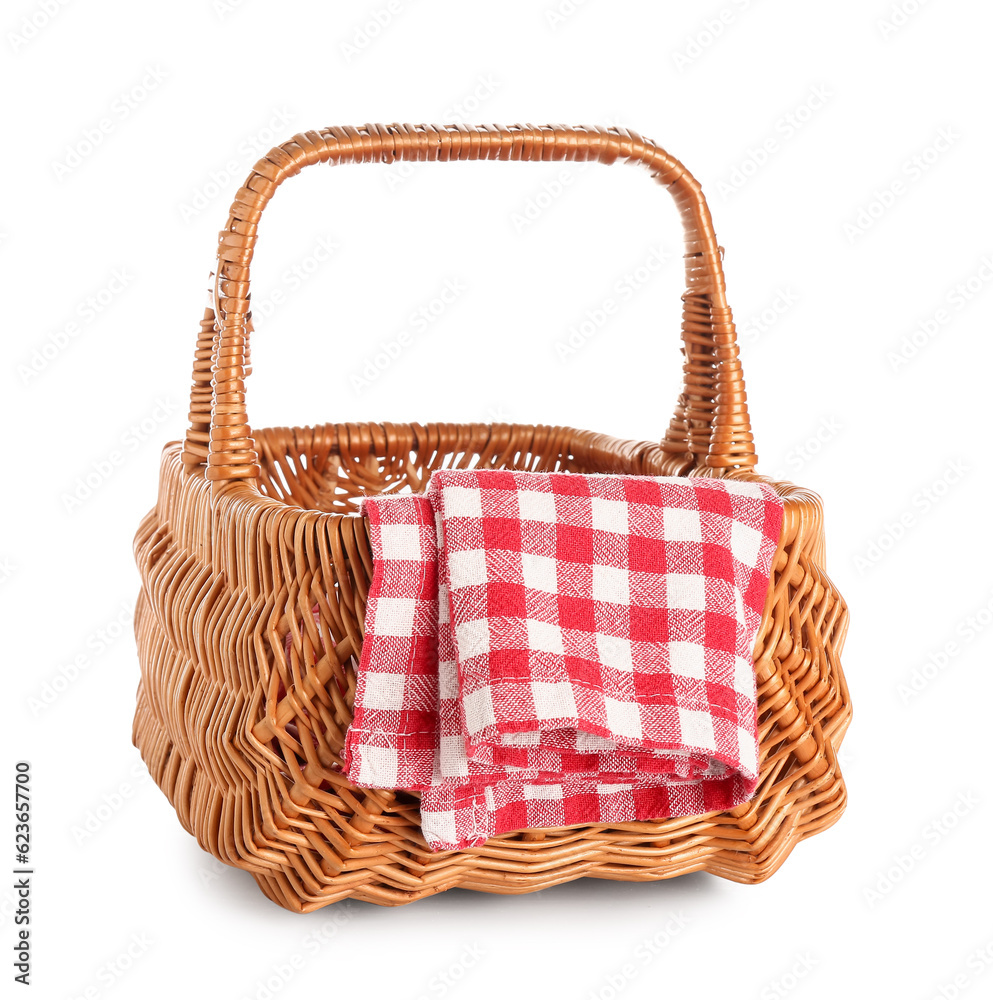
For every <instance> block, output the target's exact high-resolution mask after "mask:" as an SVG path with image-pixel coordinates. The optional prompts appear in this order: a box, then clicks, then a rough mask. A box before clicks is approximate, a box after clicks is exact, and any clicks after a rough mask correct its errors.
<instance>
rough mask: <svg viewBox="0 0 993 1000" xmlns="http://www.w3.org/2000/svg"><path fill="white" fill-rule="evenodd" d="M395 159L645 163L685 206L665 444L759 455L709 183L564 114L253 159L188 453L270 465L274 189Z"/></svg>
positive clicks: (307, 147) (335, 141)
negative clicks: (265, 408)
mask: <svg viewBox="0 0 993 1000" xmlns="http://www.w3.org/2000/svg"><path fill="white" fill-rule="evenodd" d="M394 160H546V161H547V160H577V161H585V160H598V161H599V162H601V163H613V162H614V161H616V160H623V161H630V162H636V163H641V164H642V165H644V166H645V167H647V168H648V169H649V170H650V171H651V174H652V176H653V177H654V178H655V179H656V180H657V181H658V182H659V183H660V184H664V185H665V186H666V187H668V189H669V192H670V194H672V196H673V198H674V199H675V202H676V205H677V206H678V207H679V210H680V214H681V216H682V220H683V228H684V235H685V245H686V253H685V255H684V256H685V260H686V289H687V290H686V292H685V293H684V294H683V296H682V299H683V320H682V338H683V353H684V356H685V363H684V365H683V391H682V393H681V395H680V397H679V400H678V401H677V404H676V412H675V415H674V416H673V418H672V421H671V423H670V425H669V429H668V431H667V432H666V436H665V440H664V441H663V442H662V448H663V449H664V450H665V451H666V452H668V453H669V454H671V455H673V456H682V457H684V458H685V470H686V471H689V470H691V469H704V468H708V469H713V470H715V472H717V474H720V472H719V471H718V470H727V469H732V468H736V467H738V468H746V467H750V466H753V465H754V464H755V451H754V448H753V445H752V434H751V429H750V425H749V420H748V406H747V403H746V398H745V386H744V382H743V380H742V376H741V365H740V363H739V361H738V348H737V344H736V342H735V333H734V323H733V322H732V319H731V310H730V309H729V308H728V305H727V301H726V299H725V294H724V272H723V269H722V267H721V248H720V247H719V246H718V245H717V240H716V238H715V236H714V229H713V223H712V221H711V218H710V211H709V209H708V208H707V203H706V201H705V200H704V197H703V194H702V192H701V190H700V185H699V184H698V183H697V181H696V180H695V179H694V178H693V176H692V175H691V174H690V173H689V172H688V171H687V170H686V168H685V167H684V166H683V165H682V164H681V163H680V162H679V161H678V160H676V159H674V158H673V157H671V156H670V155H669V154H668V153H666V152H665V151H664V150H662V149H660V148H659V147H658V146H656V145H655V144H654V143H652V142H650V141H649V140H647V139H643V138H642V137H641V136H639V135H637V134H636V133H634V132H629V131H628V130H627V129H618V128H609V129H608V128H600V127H598V126H589V125H584V126H575V127H567V126H563V125H546V126H533V125H511V126H509V127H505V126H499V125H479V126H475V127H467V126H465V125H398V124H394V125H364V126H362V127H361V128H353V127H349V126H346V127H332V128H327V129H323V130H322V131H320V132H307V133H304V134H302V135H296V136H294V137H293V138H292V139H291V140H289V141H288V142H285V143H283V144H282V145H281V146H277V147H275V148H274V149H273V150H271V151H270V152H269V154H268V155H267V156H266V157H265V158H264V159H261V160H259V162H258V163H256V164H255V167H254V168H253V170H252V173H251V174H250V175H249V177H248V179H247V180H246V181H245V184H244V186H243V187H242V188H240V189H239V191H238V193H237V194H236V196H235V199H234V203H233V204H232V206H231V213H230V215H229V217H228V222H227V226H226V227H225V228H224V229H223V230H222V232H221V233H220V237H219V242H218V251H217V257H218V263H217V278H216V281H217V285H216V292H215V301H214V308H213V309H211V308H208V309H207V312H206V313H205V316H204V320H203V323H202V325H201V334H200V339H199V341H198V343H197V352H196V357H195V360H194V366H193V389H192V393H191V397H190V429H189V431H188V432H187V435H186V445H185V449H184V452H183V461H184V462H185V463H186V466H187V468H188V469H189V470H190V471H193V470H194V469H195V468H197V467H198V466H201V465H203V463H204V461H206V463H207V469H206V477H207V478H208V479H210V480H213V481H214V487H215V489H216V488H221V487H223V486H224V485H225V484H227V483H230V482H232V481H237V480H243V479H249V480H250V479H255V478H257V477H258V476H259V475H260V474H261V470H260V468H259V462H258V455H257V453H256V451H255V442H254V440H253V439H252V433H251V429H250V427H249V425H248V416H247V413H246V410H245V376H246V375H247V374H248V371H249V369H248V349H249V334H250V333H251V321H250V319H249V267H250V264H251V260H252V254H253V251H254V249H255V240H256V231H257V227H258V222H259V218H260V216H261V214H262V210H263V209H264V208H265V206H266V205H267V204H268V203H269V199H270V198H271V197H272V196H273V193H274V192H275V190H276V188H277V187H279V185H280V184H281V183H282V182H283V181H284V180H286V178H287V177H292V176H293V175H294V174H296V173H299V171H300V170H301V169H302V168H303V167H305V166H308V165H310V164H312V163H332V164H336V163H349V162H356V163H368V162H378V163H392V162H393V161H394Z"/></svg>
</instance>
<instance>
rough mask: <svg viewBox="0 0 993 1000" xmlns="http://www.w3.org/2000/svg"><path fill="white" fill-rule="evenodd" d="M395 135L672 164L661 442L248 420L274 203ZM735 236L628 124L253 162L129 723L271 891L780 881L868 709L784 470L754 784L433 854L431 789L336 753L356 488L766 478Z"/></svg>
mask: <svg viewBox="0 0 993 1000" xmlns="http://www.w3.org/2000/svg"><path fill="white" fill-rule="evenodd" d="M397 159H409V160H465V159H504V160H594V159H595V160H599V161H601V162H603V163H612V162H614V161H615V160H621V161H631V162H635V163H640V164H642V165H644V166H645V167H647V168H648V169H649V171H650V172H651V174H652V176H653V177H654V178H655V179H656V180H657V181H659V183H661V184H663V185H665V186H666V187H667V188H668V190H669V192H670V193H671V194H672V196H673V197H674V198H675V200H676V203H677V204H678V206H679V208H680V210H681V214H682V219H683V223H684V227H685V238H686V256H685V261H686V284H687V291H686V293H685V294H684V296H683V301H684V311H683V325H682V338H683V350H684V354H685V364H684V373H685V374H684V387H683V392H682V394H681V395H680V397H679V400H678V402H677V405H676V411H675V416H674V417H673V419H672V422H671V423H670V425H669V429H668V431H667V433H666V436H665V440H664V441H663V442H662V443H661V445H659V444H654V443H651V442H644V441H620V440H616V439H614V438H611V437H606V436H604V435H600V434H594V433H591V432H589V431H577V430H573V429H571V428H567V427H530V426H522V425H507V424H497V425H492V426H489V425H484V424H471V425H458V424H424V425H421V424H402V425H400V424H325V425H323V426H319V427H298V428H284V427H279V428H266V429H264V430H261V431H256V432H254V434H253V433H252V431H251V430H250V429H249V426H248V423H247V417H246V412H245V381H244V380H245V376H246V375H247V374H248V371H249V368H248V338H249V334H250V332H251V321H250V317H249V312H248V310H249V265H250V262H251V258H252V253H253V249H254V246H255V239H256V228H257V224H258V221H259V217H260V215H261V213H262V210H263V208H264V207H265V206H266V204H267V203H268V201H269V199H270V198H271V197H272V195H273V193H274V192H275V190H276V188H277V187H278V186H279V184H280V183H281V182H282V181H283V180H284V179H285V178H287V177H290V176H292V175H293V174H295V173H297V172H298V171H299V170H300V169H301V168H302V167H304V166H306V165H308V164H312V163H331V164H336V163H348V162H373V161H374V162H392V161H393V160H397ZM721 258H722V250H721V248H720V247H719V246H718V245H717V242H716V239H715V237H714V232H713V228H712V224H711V219H710V213H709V211H708V209H707V205H706V202H705V201H704V198H703V195H702V194H701V191H700V187H699V185H698V184H697V182H696V181H695V180H694V179H693V178H692V177H691V175H690V174H689V173H688V172H687V171H686V169H685V168H684V167H683V166H682V165H681V164H680V163H679V162H678V161H677V160H675V159H673V158H672V157H670V156H669V155H668V154H667V153H665V152H664V151H663V150H661V149H660V148H659V147H657V146H656V145H654V144H653V143H651V142H649V141H648V140H646V139H643V138H641V137H640V136H638V135H636V134H634V133H632V132H628V131H626V130H622V129H616V128H611V129H604V128H597V127H590V126H583V127H575V128H567V127H564V126H545V127H533V126H524V125H516V126H512V127H509V128H507V127H501V126H495V125H493V126H479V127H476V128H469V127H466V126H463V125H450V126H429V125H416V126H415V125H388V126H386V125H366V126H364V127H362V128H329V129H325V130H323V131H321V132H308V133H306V134H304V135H297V136H295V137H294V138H293V139H292V140H290V141H289V142H286V143H284V144H283V145H282V146H279V147H277V148H276V149H273V150H272V152H270V153H269V154H268V155H267V156H266V157H265V158H264V159H262V160H260V161H259V162H258V163H257V164H256V165H255V168H254V170H253V171H252V173H251V175H250V176H249V177H248V179H247V181H246V182H245V185H244V186H243V187H242V188H241V189H240V190H239V191H238V193H237V195H236V196H235V200H234V204H233V205H232V208H231V214H230V217H229V219H228V223H227V225H226V226H225V228H224V231H223V232H222V233H221V235H220V245H219V263H218V272H217V278H216V288H215V294H214V300H213V304H212V306H211V307H210V308H208V309H207V311H206V313H205V316H204V319H203V322H202V324H201V329H200V336H199V340H198V342H197V350H196V358H195V362H194V368H193V390H192V400H191V407H190V409H191V413H190V420H191V425H190V429H189V432H188V434H187V436H186V440H185V442H173V443H170V444H169V445H167V446H166V448H165V450H164V451H163V455H162V468H161V480H160V487H159V495H158V502H157V503H156V506H155V507H154V508H153V509H152V510H151V511H150V512H149V514H148V515H147V516H146V517H145V518H144V520H143V521H142V523H141V527H140V528H139V530H138V534H137V536H136V538H135V551H136V558H137V562H138V566H139V568H140V571H141V577H142V581H143V586H142V590H141V593H140V596H139V599H138V604H137V608H136V612H135V632H136V636H137V643H138V651H139V657H140V661H141V682H140V685H139V688H138V703H137V710H136V714H135V720H134V742H135V745H136V746H137V747H138V748H139V749H140V751H141V755H142V757H143V759H144V760H145V762H146V764H147V765H148V768H149V770H150V772H151V774H152V776H153V777H154V779H155V781H156V782H157V783H158V784H159V786H160V787H161V788H162V790H163V791H164V792H165V793H166V795H167V796H168V797H169V799H170V801H171V802H172V803H173V805H174V806H175V808H176V810H177V812H178V814H179V819H180V821H181V823H182V824H183V826H184V827H185V828H186V829H187V830H188V831H189V832H190V833H192V834H193V835H194V836H196V838H197V841H198V842H199V843H200V845H201V846H202V847H203V848H204V849H205V850H207V851H210V852H211V853H212V854H213V855H215V856H216V857H217V858H220V859H221V860H222V861H224V862H226V863H227V864H230V865H234V866H236V867H238V868H243V869H245V870H247V871H250V872H251V873H252V874H253V876H254V877H255V879H256V880H257V881H258V883H259V885H260V886H261V888H262V890H263V891H264V892H265V894H266V895H267V896H269V898H270V899H273V900H274V901H276V902H277V903H279V904H281V905H282V906H285V907H287V908H289V909H292V910H298V911H308V910H313V909H316V908H317V907H320V906H324V905H326V904H328V903H331V902H334V901H335V900H340V899H344V898H345V897H348V896H351V897H354V898H356V899H362V900H368V901H370V902H374V903H382V904H387V905H393V904H398V903H407V902H410V901H412V900H416V899H420V898H421V897H423V896H430V895H433V894H434V893H437V892H441V891H443V890H445V889H450V888H453V887H456V886H460V887H462V888H466V889H479V890H482V891H486V892H500V893H522V892H531V891H533V890H536V889H542V888H544V887H546V886H550V885H555V884H557V883H560V882H567V881H569V880H572V879H576V878H579V877H581V876H592V877H595V878H607V879H624V880H630V881H648V880H654V879H661V878H670V877H672V876H675V875H681V874H684V873H686V872H692V871H699V870H705V871H709V872H713V873H714V874H716V875H721V876H724V877H725V878H729V879H733V880H735V881H739V882H759V881H761V880H763V879H765V878H767V877H768V876H769V875H771V874H772V873H773V872H774V871H775V870H776V869H777V868H778V867H779V866H780V865H781V864H782V862H783V860H784V859H785V858H786V856H787V854H789V852H790V851H791V850H792V848H793V847H794V845H795V844H796V843H797V842H798V841H800V840H802V839H804V838H805V837H809V836H810V835H812V834H814V833H816V832H818V831H819V830H823V829H825V828H826V827H828V826H830V825H831V824H832V823H834V822H835V820H837V818H838V816H839V815H840V814H841V812H842V810H843V809H844V806H845V799H846V795H845V786H844V782H843V780H842V777H841V774H840V772H839V768H838V761H837V757H836V751H837V749H838V746H839V745H840V743H841V740H842V738H843V736H844V733H845V730H846V728H847V726H848V723H849V720H850V718H851V708H850V704H849V697H848V689H847V687H846V684H845V679H844V676H843V675H842V672H841V667H840V664H839V654H840V652H841V647H842V643H843V641H844V636H845V630H846V626H847V622H848V614H847V610H846V607H845V603H844V601H843V600H842V598H841V597H840V595H839V594H838V592H837V591H836V590H835V588H834V586H833V585H832V584H831V581H830V580H829V579H828V578H827V576H826V575H825V573H824V569H823V566H824V540H823V530H822V517H821V505H820V501H819V499H818V498H817V497H816V496H814V495H813V494H811V493H809V492H807V491H805V490H803V489H799V488H797V487H795V486H793V485H791V484H789V483H781V482H776V483H773V485H774V487H775V488H776V490H777V491H778V492H779V493H780V495H781V496H782V497H783V498H784V500H785V505H786V512H785V519H784V523H783V529H782V538H781V540H780V546H779V550H778V552H777V555H776V558H775V563H774V573H773V579H772V582H771V584H770V589H769V595H768V599H767V603H766V609H765V616H764V620H763V624H762V628H761V630H760V632H759V637H758V642H757V644H756V650H755V670H756V676H757V684H758V695H759V730H760V740H761V780H760V783H759V787H758V791H757V793H756V795H755V797H754V799H753V800H752V801H751V802H749V803H748V804H746V805H743V806H740V807H738V808H736V809H733V810H731V811H729V812H724V813H711V814H708V815H705V816H700V817H690V818H682V819H672V820H659V821H657V822H632V823H626V824H622V825H617V826H578V827H568V828H562V829H555V830H540V831H528V830H524V831H520V832H518V833H514V834H509V835H505V836H501V837H496V838H494V839H492V840H490V841H489V842H487V843H486V844H485V845H484V846H482V847H479V848H476V849H473V850H468V851H461V852H448V853H442V854H432V853H430V852H429V851H428V850H427V849H426V847H425V842H424V839H423V838H422V836H421V832H420V826H419V822H418V812H417V808H418V800H417V796H416V794H415V793H408V792H403V791H398V792H390V791H374V790H368V789H358V788H354V787H353V786H351V785H350V784H349V783H348V781H346V780H345V779H344V778H343V777H342V775H341V773H340V772H339V771H338V770H337V766H338V765H339V764H340V756H339V755H340V752H341V747H342V742H343V737H344V733H345V729H346V727H347V726H348V723H349V720H350V717H351V713H350V706H351V704H352V699H353V696H354V690H355V665H356V663H357V660H358V657H359V654H360V651H361V647H362V623H363V613H364V607H365V597H366V592H367V588H368V585H369V577H370V571H371V565H372V563H371V556H370V550H369V544H368V539H367V536H366V529H365V521H364V520H363V519H362V518H361V517H360V516H358V515H357V514H356V513H355V502H354V500H355V497H357V496H360V495H362V494H367V493H379V492H386V491H396V490H400V489H404V488H412V489H414V490H418V489H420V488H422V487H423V486H424V485H425V483H426V480H427V478H428V476H429V474H430V472H431V470H432V469H436V468H441V467H452V466H455V467H458V468H465V467H468V466H470V465H478V466H481V467H487V468H512V469H531V470H556V469H558V470H570V471H574V472H608V473H635V474H651V475H707V476H721V477H731V476H734V477H737V478H742V479H761V481H763V482H768V481H769V480H767V479H765V478H763V477H759V476H757V475H756V474H755V473H754V472H753V471H752V470H753V466H754V464H755V453H754V450H753V446H752V435H751V432H750V429H749V422H748V410H747V405H746V401H745V389H744V384H743V382H742V377H741V368H740V364H739V362H738V350H737V346H736V344H735V334H734V325H733V323H732V320H731V311H730V309H729V308H728V306H727V302H726V300H725V293H724V275H723V271H722V266H721ZM218 317H219V318H218ZM315 607H316V608H317V611H318V613H317V615H316V616H315V615H314V614H313V613H312V609H314V608H315ZM288 633H289V635H290V636H291V641H290V645H289V649H290V652H289V656H287V655H286V652H285V650H286V648H287V643H286V636H287V634H288Z"/></svg>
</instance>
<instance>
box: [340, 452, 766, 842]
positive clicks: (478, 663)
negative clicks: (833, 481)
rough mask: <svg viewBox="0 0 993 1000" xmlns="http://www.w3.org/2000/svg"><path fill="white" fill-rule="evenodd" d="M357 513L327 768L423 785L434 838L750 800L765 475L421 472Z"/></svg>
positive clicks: (425, 821)
mask: <svg viewBox="0 0 993 1000" xmlns="http://www.w3.org/2000/svg"><path fill="white" fill-rule="evenodd" d="M362 509H363V512H364V513H365V514H366V515H367V517H368V519H369V525H370V541H371V544H372V549H373V578H372V581H371V585H370V590H369V594H368V600H367V606H366V615H365V638H364V643H363V650H362V656H361V662H360V664H359V668H358V676H357V689H356V698H355V711H354V720H353V722H352V724H351V726H350V727H349V730H348V733H347V734H346V741H345V749H344V765H343V766H344V769H345V771H346V773H347V774H348V776H349V778H350V780H351V781H352V782H353V783H355V784H356V785H360V786H366V787H374V788H406V789H414V790H419V791H420V792H421V823H422V831H423V833H424V836H425V839H426V840H427V842H428V845H429V847H430V848H431V849H432V850H456V849H463V848H466V847H473V846H478V845H479V844H481V843H483V842H484V841H485V840H487V839H488V838H489V837H492V836H496V835H498V834H500V833H506V832H509V831H511V830H517V829H522V828H540V827H559V826H566V825H574V824H579V823H619V822H628V821H632V820H638V819H655V818H664V817H672V816H685V815H696V814H701V813H706V812H711V811H717V810H724V809H728V808H731V807H732V806H735V805H738V804H740V803H742V802H745V801H747V800H748V799H749V798H750V797H751V795H752V794H753V792H754V789H755V785H756V783H757V779H758V738H757V718H756V698H755V679H754V672H753V663H752V651H753V647H754V644H755V639H756V636H757V632H758V628H759V624H760V622H761V618H762V611H763V607H764V603H765V597H766V593H767V590H768V584H769V576H770V572H771V567H772V559H773V556H774V554H775V551H776V546H777V543H778V539H779V533H780V527H781V524H782V517H783V505H782V501H781V500H780V499H779V497H778V495H777V494H776V493H775V491H774V490H773V489H772V488H771V487H768V486H766V485H764V484H759V483H747V482H740V481H736V480H717V479H700V478H694V479H688V478H682V477H649V476H612V475H611V476H607V475H580V474H575V473H530V472H511V471H502V470H438V471H436V472H434V473H433V474H432V476H431V479H430V482H429V485H428V489H427V491H426V493H425V494H424V495H395V496H388V497H367V498H365V499H364V501H363V504H362Z"/></svg>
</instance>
